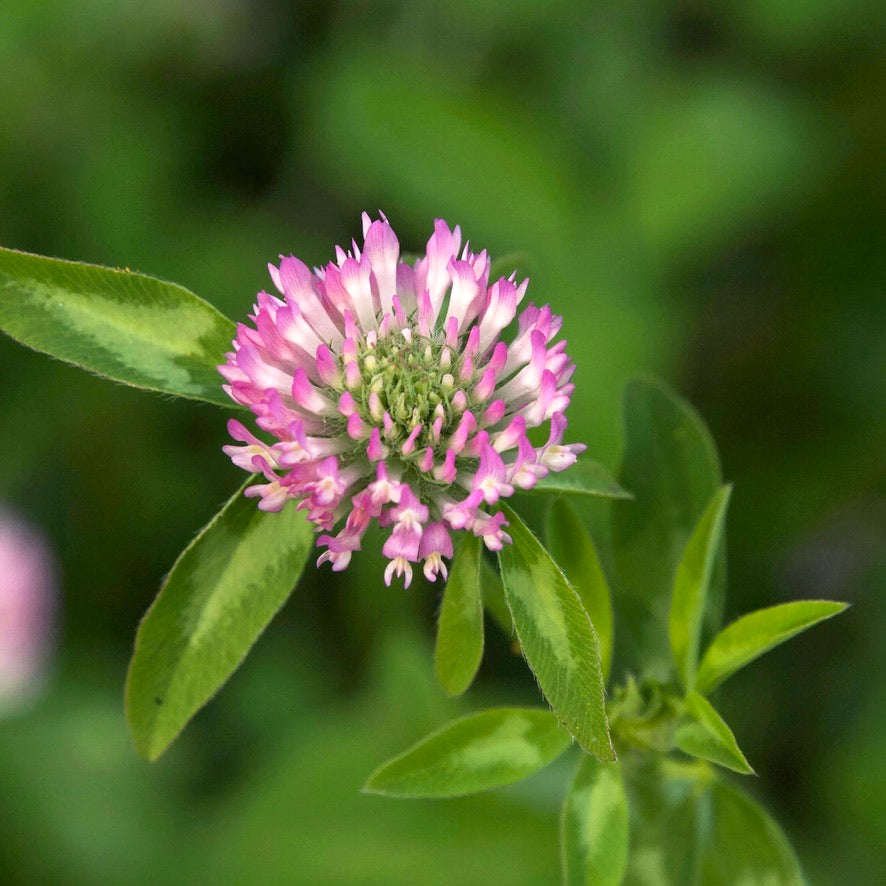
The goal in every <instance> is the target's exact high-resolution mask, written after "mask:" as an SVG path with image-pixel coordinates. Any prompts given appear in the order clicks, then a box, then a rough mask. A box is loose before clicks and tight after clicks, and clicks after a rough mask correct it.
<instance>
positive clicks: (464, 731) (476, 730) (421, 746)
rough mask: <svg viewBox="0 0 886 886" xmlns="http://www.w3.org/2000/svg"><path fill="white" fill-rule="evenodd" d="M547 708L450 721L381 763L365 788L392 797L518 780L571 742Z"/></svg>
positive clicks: (450, 793) (451, 792) (452, 793)
mask: <svg viewBox="0 0 886 886" xmlns="http://www.w3.org/2000/svg"><path fill="white" fill-rule="evenodd" d="M570 742H571V740H570V738H569V734H568V733H567V732H566V731H565V730H564V729H562V728H561V726H560V724H559V723H558V722H557V720H556V718H555V717H554V716H553V715H552V714H551V713H550V712H548V711H543V710H538V709H534V708H497V709H494V710H489V711H482V712H481V713H479V714H471V715H470V716H467V717H462V718H461V719H458V720H453V721H452V722H450V723H447V724H446V725H445V726H443V727H442V728H441V729H438V730H437V731H436V732H432V733H431V734H430V735H428V736H427V737H426V738H423V739H422V740H421V741H420V742H418V743H417V744H415V745H413V746H412V747H411V748H409V750H407V751H404V753H402V754H400V755H399V756H397V757H394V758H393V759H392V760H388V762H387V763H383V764H382V765H381V766H379V768H378V769H376V770H375V772H373V773H372V775H370V776H369V779H368V780H367V782H366V785H365V786H364V788H363V790H364V791H366V792H368V793H372V794H385V795H386V796H389V797H458V796H462V795H464V794H475V793H477V792H478V791H487V790H489V789H490V788H497V787H501V786H502V785H506V784H511V783H512V782H515V781H520V780H521V779H523V778H526V777H527V776H529V775H532V773H533V772H537V771H538V770H539V769H542V768H543V767H545V766H547V765H548V763H550V762H551V761H552V760H553V759H554V758H555V757H558V756H559V755H560V754H562V753H563V751H565V750H566V748H567V747H568V746H569V744H570Z"/></svg>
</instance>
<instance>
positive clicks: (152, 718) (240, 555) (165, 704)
mask: <svg viewBox="0 0 886 886" xmlns="http://www.w3.org/2000/svg"><path fill="white" fill-rule="evenodd" d="M249 482H251V481H247V483H249ZM312 542H313V533H312V531H311V527H310V524H309V523H308V522H307V520H306V519H305V517H304V513H303V512H302V511H297V510H296V509H295V508H294V507H288V508H284V509H283V510H282V511H281V512H280V513H278V514H272V513H266V512H264V511H260V510H259V509H258V508H257V507H256V505H255V501H253V500H252V499H248V498H245V497H244V496H243V490H242V488H241V489H240V490H239V491H238V492H237V493H236V494H235V495H234V497H233V498H231V499H230V501H228V503H227V504H226V505H225V507H224V508H223V509H222V510H221V511H220V512H219V513H218V514H217V515H216V517H215V518H214V519H213V520H212V521H211V522H210V523H209V524H208V525H207V526H206V528H205V529H203V530H202V531H201V532H200V534H199V535H198V536H197V537H196V538H195V539H194V540H193V541H192V542H191V544H190V545H188V547H187V548H185V550H184V551H183V552H182V554H181V555H180V556H179V558H178V560H177V561H176V563H175V565H174V566H173V567H172V572H170V573H169V576H168V577H167V579H166V581H165V582H164V583H163V587H162V588H161V589H160V593H159V595H158V596H157V599H156V600H154V602H153V604H152V605H151V608H150V609H149V610H148V612H147V614H146V615H145V617H144V619H143V620H142V623H141V625H140V626H139V629H138V635H137V637H136V641H135V652H134V653H133V657H132V661H131V662H130V665H129V673H128V675H127V681H126V715H127V718H128V720H129V728H130V730H131V732H132V735H133V738H134V740H135V744H136V747H137V748H138V750H139V753H141V754H143V755H144V756H145V757H147V758H148V759H149V760H156V759H157V757H159V756H160V754H162V753H163V751H164V750H165V749H166V748H167V747H168V746H169V744H170V743H171V742H172V741H173V740H174V739H175V737H176V736H177V735H178V734H179V732H181V730H182V729H183V728H184V726H185V724H186V723H187V722H188V720H190V719H191V717H192V716H193V715H194V714H195V713H196V712H197V711H198V710H199V709H200V708H201V707H203V705H204V704H206V702H207V701H209V699H210V698H211V697H212V696H213V695H214V694H215V693H216V692H217V691H218V689H219V688H220V687H221V686H222V684H223V683H224V682H225V681H226V680H227V679H228V677H230V676H231V674H232V673H233V672H234V671H235V670H236V669H237V667H238V666H239V664H240V663H241V662H242V661H243V659H244V658H245V656H246V653H247V652H248V651H249V649H250V647H251V646H252V644H253V643H254V642H255V641H256V639H257V638H258V636H259V634H261V632H262V631H263V630H264V629H265V627H266V626H267V624H268V622H270V620H271V618H273V616H274V614H275V613H276V612H277V610H278V609H279V608H280V607H281V606H282V605H283V603H284V602H285V601H286V599H287V597H288V596H289V594H290V593H291V592H292V589H293V587H294V586H295V583H296V581H297V579H298V577H299V575H300V574H301V571H302V567H303V565H304V562H305V558H306V557H307V555H308V552H309V550H310V548H311V544H312Z"/></svg>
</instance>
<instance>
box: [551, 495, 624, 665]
mask: <svg viewBox="0 0 886 886" xmlns="http://www.w3.org/2000/svg"><path fill="white" fill-rule="evenodd" d="M546 535H547V540H548V550H549V551H550V552H551V556H552V557H553V558H554V560H556V562H557V565H558V566H559V567H560V568H561V569H562V570H563V572H564V573H565V575H566V578H567V579H568V580H569V583H570V584H571V585H572V586H573V587H574V588H575V590H576V591H578V596H579V598H580V599H581V602H582V604H583V605H584V608H585V609H586V610H587V613H588V615H589V616H590V618H591V624H593V626H594V630H595V631H596V632H597V640H598V641H599V643H600V666H601V668H602V670H603V679H604V681H605V680H606V679H607V677H608V676H609V667H610V664H611V662H612V603H611V602H610V597H609V585H608V584H607V583H606V576H605V575H604V574H603V568H602V567H601V565H600V558H599V557H598V556H597V549H596V547H595V546H594V542H593V541H592V540H591V537H590V535H588V532H587V530H586V529H585V527H584V524H583V523H582V522H581V520H580V519H579V517H578V514H576V513H575V510H574V509H573V508H572V507H571V506H570V505H569V504H567V503H566V502H565V501H563V500H557V501H555V502H554V504H553V505H552V506H551V509H550V511H549V512H548V520H547V532H546Z"/></svg>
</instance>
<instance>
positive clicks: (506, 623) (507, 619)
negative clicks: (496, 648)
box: [480, 558, 514, 637]
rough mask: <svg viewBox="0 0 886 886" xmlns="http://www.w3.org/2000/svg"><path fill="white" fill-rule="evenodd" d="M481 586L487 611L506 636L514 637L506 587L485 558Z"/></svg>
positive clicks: (481, 570)
mask: <svg viewBox="0 0 886 886" xmlns="http://www.w3.org/2000/svg"><path fill="white" fill-rule="evenodd" d="M480 587H481V588H482V589H483V606H484V607H485V608H486V611H487V612H488V613H489V614H490V615H491V616H492V617H493V619H494V620H495V622H496V624H497V625H498V626H499V627H500V628H501V630H502V633H503V634H504V635H505V636H506V637H513V636H514V622H513V621H512V620H511V611H510V610H509V609H508V603H507V601H506V600H505V589H504V586H503V585H502V583H501V576H500V575H499V574H498V573H497V572H496V571H495V569H493V567H492V566H491V565H490V564H489V563H488V562H487V561H486V559H485V558H481V563H480Z"/></svg>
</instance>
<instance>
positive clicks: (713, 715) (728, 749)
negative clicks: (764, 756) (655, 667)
mask: <svg viewBox="0 0 886 886" xmlns="http://www.w3.org/2000/svg"><path fill="white" fill-rule="evenodd" d="M684 704H685V706H686V713H687V714H688V715H689V717H690V718H691V719H690V720H689V721H688V722H685V723H681V724H680V725H679V726H678V727H677V731H676V732H675V733H674V744H675V745H676V746H677V747H678V748H679V749H680V750H681V751H683V753H684V754H689V755H691V756H693V757H699V758H700V759H702V760H710V761H711V762H712V763H717V764H718V765H720V766H725V767H726V768H727V769H731V770H732V771H733V772H740V773H742V775H753V772H754V770H753V769H751V767H750V764H749V763H748V761H747V760H746V759H745V756H744V754H743V753H742V752H741V750H739V747H738V744H737V743H736V741H735V736H734V735H733V734H732V730H731V729H730V728H729V727H728V726H727V725H726V723H725V722H724V721H723V718H722V717H721V716H720V715H719V714H718V713H717V712H716V711H715V710H714V708H713V707H712V706H711V703H710V702H709V701H708V700H707V699H705V698H704V697H703V696H701V695H699V694H698V693H697V692H690V693H689V695H687V696H686V699H685V701H684Z"/></svg>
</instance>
